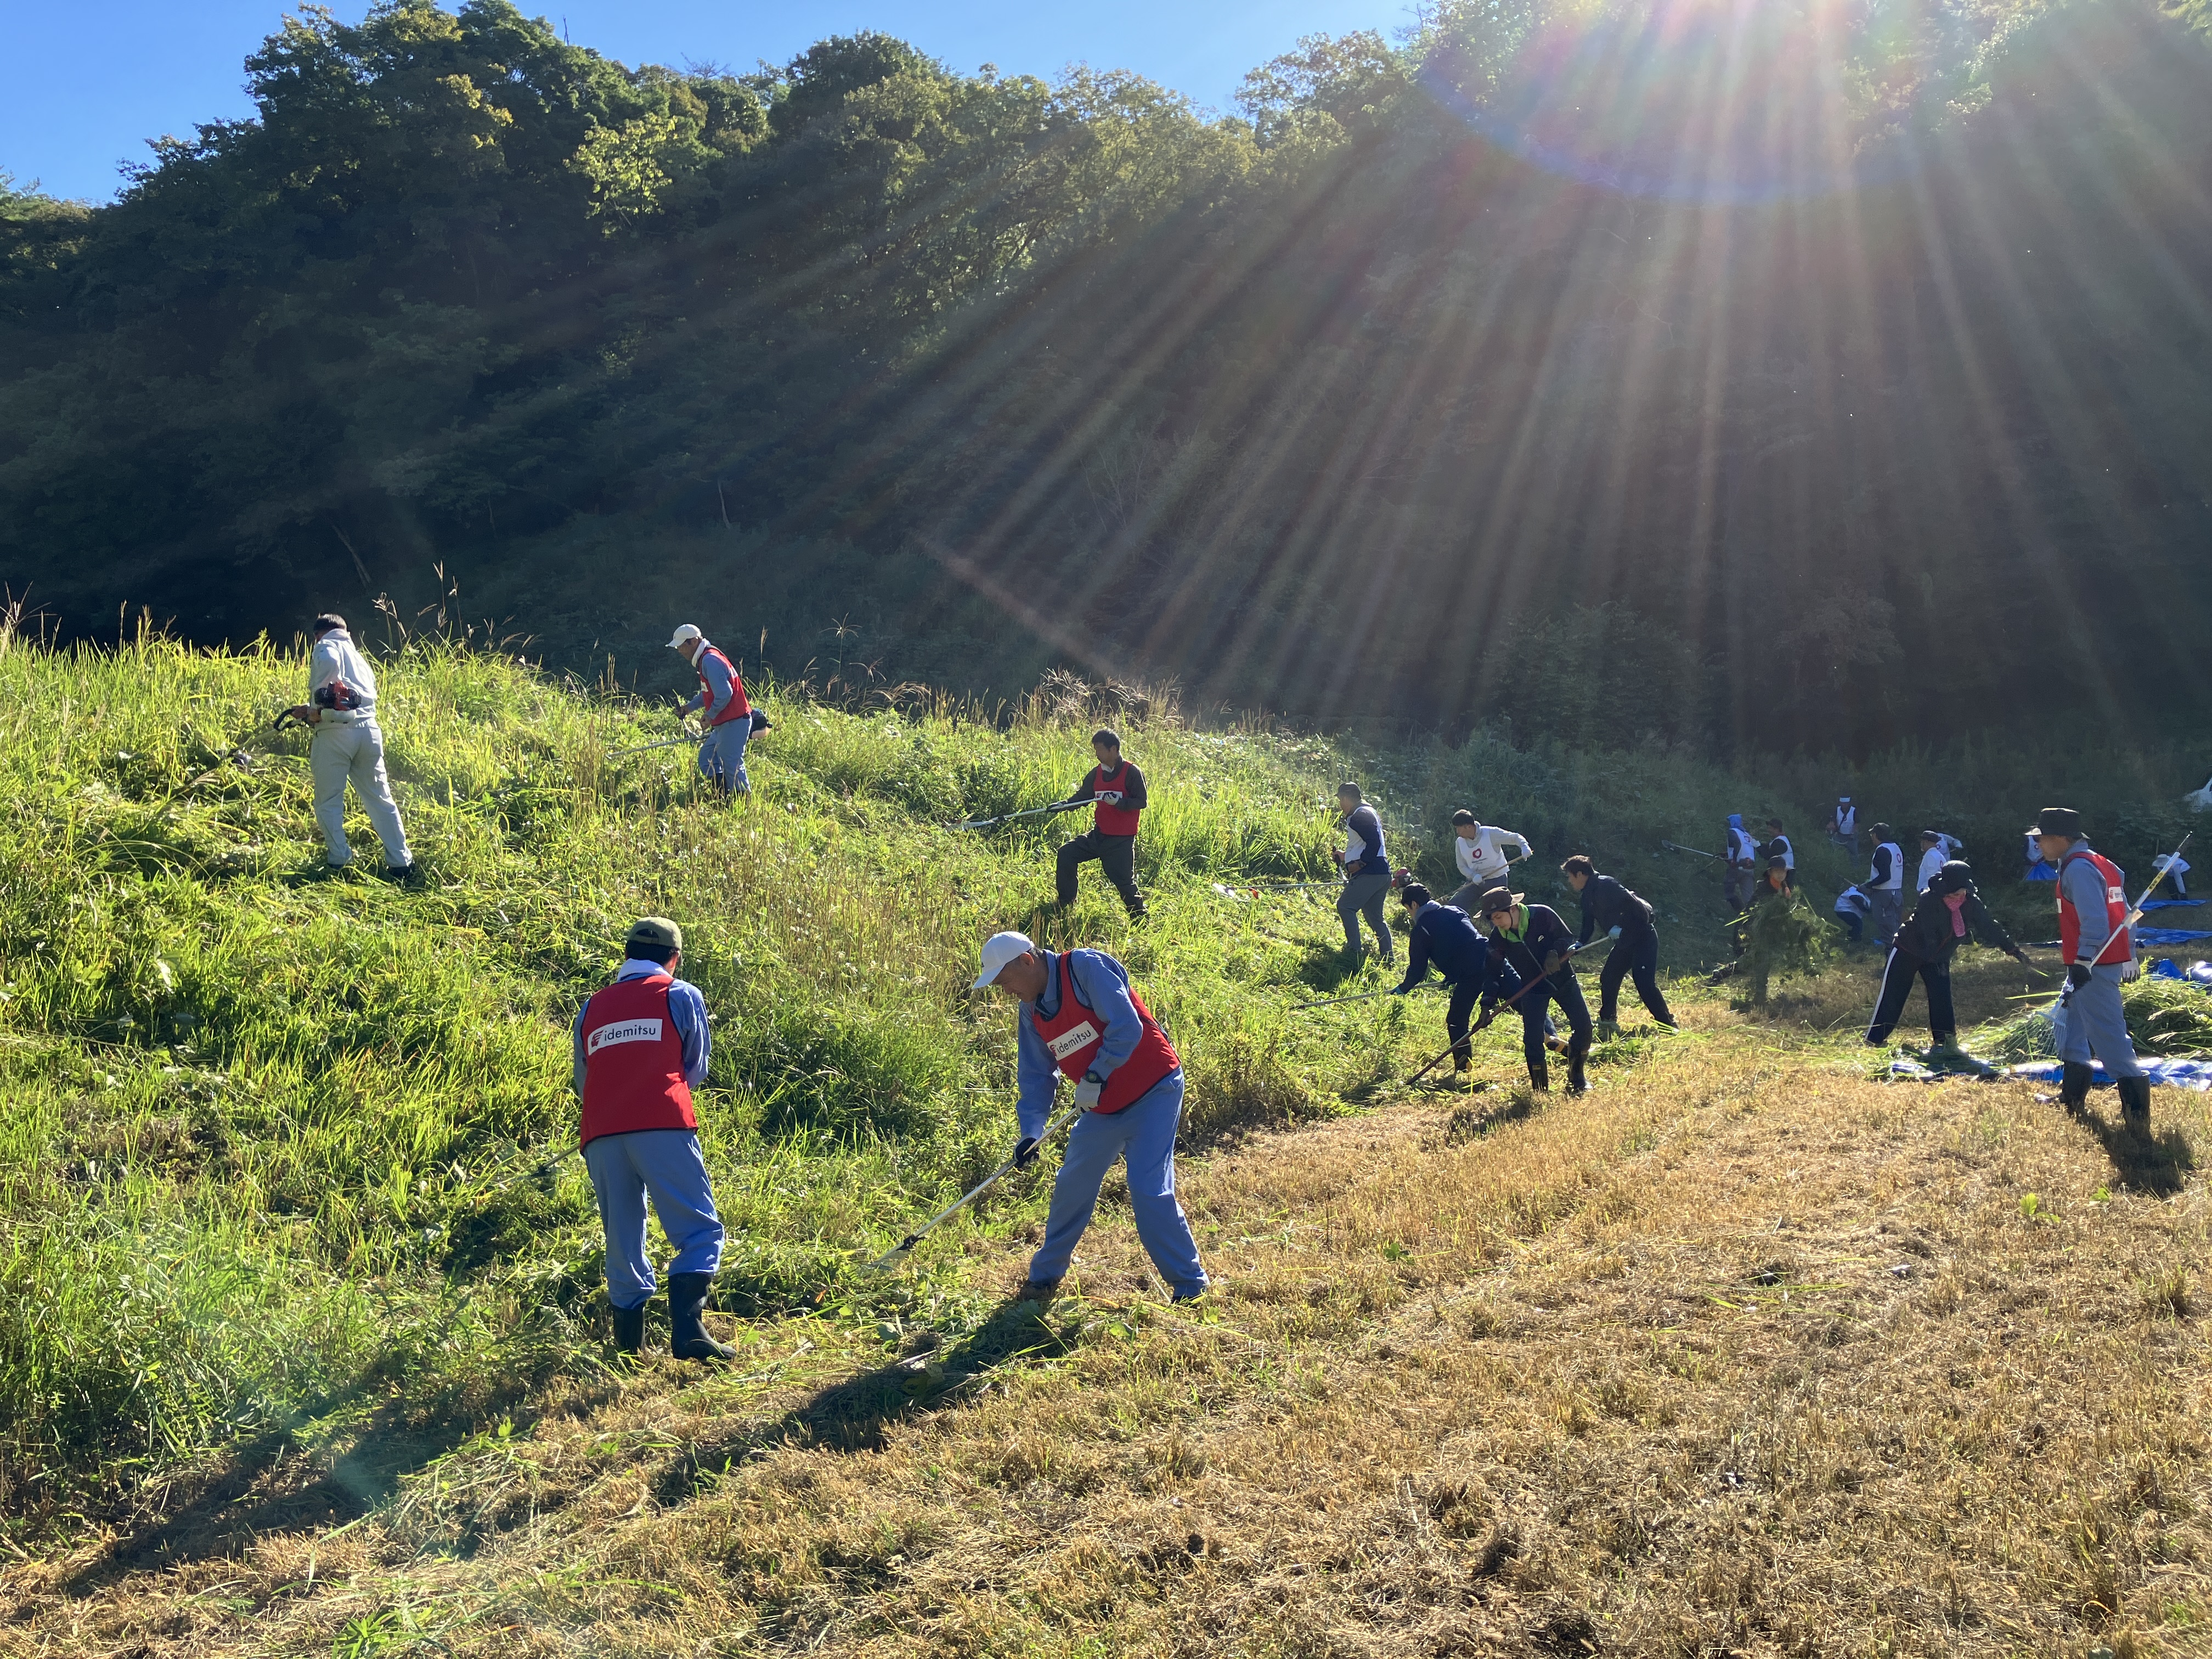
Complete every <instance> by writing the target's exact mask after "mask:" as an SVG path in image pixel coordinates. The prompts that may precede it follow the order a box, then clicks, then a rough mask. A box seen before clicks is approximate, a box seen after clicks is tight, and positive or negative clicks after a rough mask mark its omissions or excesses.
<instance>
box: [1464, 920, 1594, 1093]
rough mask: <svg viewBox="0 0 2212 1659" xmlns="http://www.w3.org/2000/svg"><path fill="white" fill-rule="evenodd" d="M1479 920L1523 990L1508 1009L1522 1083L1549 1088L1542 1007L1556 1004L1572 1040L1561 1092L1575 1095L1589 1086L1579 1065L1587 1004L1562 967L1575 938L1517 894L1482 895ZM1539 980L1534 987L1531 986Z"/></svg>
mask: <svg viewBox="0 0 2212 1659" xmlns="http://www.w3.org/2000/svg"><path fill="white" fill-rule="evenodd" d="M1482 908H1483V920H1484V921H1485V922H1486V923H1487V924H1488V925H1489V927H1490V942H1491V948H1492V956H1493V957H1498V958H1499V959H1501V960H1502V961H1503V963H1504V966H1506V967H1507V968H1510V969H1512V971H1513V973H1514V975H1516V978H1517V979H1518V980H1519V981H1520V983H1521V986H1522V987H1523V988H1522V989H1521V991H1520V992H1519V993H1518V995H1519V999H1520V1000H1518V1001H1516V1003H1515V1004H1514V1005H1513V1006H1514V1007H1515V1008H1516V1010H1517V1011H1518V1012H1519V1013H1520V1015H1521V1053H1522V1056H1523V1058H1525V1059H1526V1060H1528V1081H1529V1082H1530V1083H1532V1084H1533V1085H1535V1086H1536V1087H1537V1088H1539V1089H1549V1088H1550V1087H1551V1086H1552V1078H1551V1070H1550V1067H1549V1066H1548V1065H1547V1056H1546V1048H1545V1043H1544V1015H1545V1012H1546V1007H1547V1005H1548V1004H1550V1003H1553V1002H1557V1003H1558V1004H1559V1012H1561V1013H1562V1014H1565V1016H1566V1018H1567V1024H1569V1025H1570V1026H1571V1028H1572V1029H1573V1031H1574V1035H1573V1036H1571V1037H1570V1038H1568V1040H1567V1089H1568V1091H1569V1092H1570V1093H1572V1094H1580V1093H1581V1092H1582V1091H1583V1090H1585V1089H1587V1088H1588V1087H1589V1079H1588V1078H1587V1077H1586V1076H1585V1074H1584V1073H1583V1063H1584V1062H1585V1061H1586V1060H1589V1051H1590V1041H1591V1038H1592V1036H1593V1035H1594V1033H1593V1032H1592V1030H1591V1029H1590V1017H1589V1004H1588V1003H1586V1002H1584V1001H1583V987H1582V986H1581V985H1580V983H1578V982H1577V980H1576V978H1575V976H1574V974H1573V972H1572V970H1571V969H1569V968H1568V966H1567V956H1568V952H1569V951H1571V950H1572V949H1573V947H1574V942H1575V936H1574V935H1573V934H1572V933H1569V932H1568V931H1567V924H1566V923H1565V922H1564V921H1561V920H1559V913H1558V912H1557V911H1556V910H1553V908H1551V907H1550V906H1549V905H1544V904H1530V903H1528V902H1526V901H1525V900H1524V899H1523V898H1522V896H1521V895H1520V894H1518V893H1513V892H1508V891H1506V890H1504V889H1503V888H1495V889H1492V890H1491V891H1490V892H1487V893H1486V894H1484V895H1483V896H1482ZM1534 981H1542V982H1541V984H1535V983H1534ZM1498 984H1499V980H1498V979H1495V978H1494V979H1493V980H1492V985H1491V989H1490V991H1489V992H1488V993H1487V994H1486V996H1485V998H1484V1004H1483V1011H1482V1021H1481V1023H1482V1024H1484V1025H1487V1024H1490V1022H1491V1021H1492V1019H1493V1018H1496V1016H1497V1012H1498V1006H1497V1005H1498V1001H1499V1000H1500V998H1499V995H1498Z"/></svg>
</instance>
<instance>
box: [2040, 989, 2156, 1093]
mask: <svg viewBox="0 0 2212 1659" xmlns="http://www.w3.org/2000/svg"><path fill="white" fill-rule="evenodd" d="M2123 966H2124V964H2123V963H2117V962H2116V963H2112V965H2111V966H2110V967H2106V968H2092V969H2090V970H2089V982H2088V983H2087V985H2085V986H2083V987H2081V989H2080V990H2078V991H2076V992H2075V994H2073V995H2072V996H2071V997H2069V998H2068V999H2067V1002H2066V1006H2064V1007H2063V1008H2061V1009H2059V1010H2057V1012H2055V1013H2054V1014H2053V1015H2052V1016H2051V1024H2052V1025H2054V1026H2056V1027H2057V1034H2058V1058H2059V1059H2061V1060H2072V1061H2074V1062H2075V1063H2076V1064H2077V1065H2083V1066H2086V1065H2087V1064H2088V1063H2089V1057H2090V1056H2091V1055H2092V1054H2094V1055H2095V1056H2096V1057H2097V1058H2098V1059H2099V1060H2103V1061H2104V1062H2105V1070H2106V1072H2107V1073H2110V1074H2111V1075H2112V1076H2113V1077H2116V1078H2120V1077H2141V1076H2142V1075H2143V1068H2142V1061H2141V1060H2137V1059H2136V1045H2135V1043H2134V1042H2133V1040H2132V1039H2130V1037H2129V1036H2128V1017H2127V1014H2126V1012H2125V1011H2124V1010H2123V1009H2122V1008H2121V1006H2120V969H2121V968H2122V967H2123Z"/></svg>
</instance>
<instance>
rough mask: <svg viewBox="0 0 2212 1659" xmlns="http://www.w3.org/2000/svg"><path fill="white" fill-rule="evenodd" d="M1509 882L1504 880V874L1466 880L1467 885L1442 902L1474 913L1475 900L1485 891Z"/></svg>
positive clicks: (1471, 913)
mask: <svg viewBox="0 0 2212 1659" xmlns="http://www.w3.org/2000/svg"><path fill="white" fill-rule="evenodd" d="M1507 885H1509V883H1508V882H1507V881H1506V879H1505V878H1504V876H1491V877H1488V878H1486V879H1484V880H1481V881H1471V882H1468V884H1467V885H1465V886H1464V887H1462V888H1461V889H1460V890H1459V891H1457V892H1456V893H1454V894H1453V895H1452V896H1450V897H1449V898H1448V899H1446V900H1445V901H1444V902H1445V903H1447V904H1451V905H1456V906H1457V907H1458V908H1460V909H1462V910H1464V911H1466V912H1467V913H1468V915H1474V902H1475V900H1477V899H1479V898H1480V897H1481V896H1483V895H1484V894H1485V893H1487V892H1489V891H1491V890H1492V889H1494V888H1498V887H1504V886H1507Z"/></svg>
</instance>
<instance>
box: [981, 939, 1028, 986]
mask: <svg viewBox="0 0 2212 1659" xmlns="http://www.w3.org/2000/svg"><path fill="white" fill-rule="evenodd" d="M1034 950H1036V945H1034V944H1032V943H1031V942H1030V936H1029V935H1028V934H1027V933H994V934H992V935H991V937H990V938H988V939H985V940H984V941H983V971H982V972H981V973H980V974H978V975H975V984H973V985H971V986H969V987H968V988H969V990H971V991H980V990H982V989H983V988H984V987H987V986H989V985H993V984H995V983H996V982H997V981H998V977H999V975H1001V974H1003V973H1005V972H1006V964H1007V963H1012V962H1018V961H1020V960H1021V959H1022V958H1023V957H1025V956H1027V955H1029V953H1030V951H1034Z"/></svg>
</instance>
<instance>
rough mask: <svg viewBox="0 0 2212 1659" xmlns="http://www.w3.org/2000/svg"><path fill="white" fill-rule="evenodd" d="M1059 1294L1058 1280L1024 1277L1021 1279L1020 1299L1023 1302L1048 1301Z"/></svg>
mask: <svg viewBox="0 0 2212 1659" xmlns="http://www.w3.org/2000/svg"><path fill="white" fill-rule="evenodd" d="M1059 1294H1060V1281H1059V1280H1058V1279H1024V1280H1023V1281H1022V1294H1021V1300H1023V1301H1024V1302H1049V1301H1051V1300H1052V1299H1053V1297H1055V1296H1058V1295H1059Z"/></svg>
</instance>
